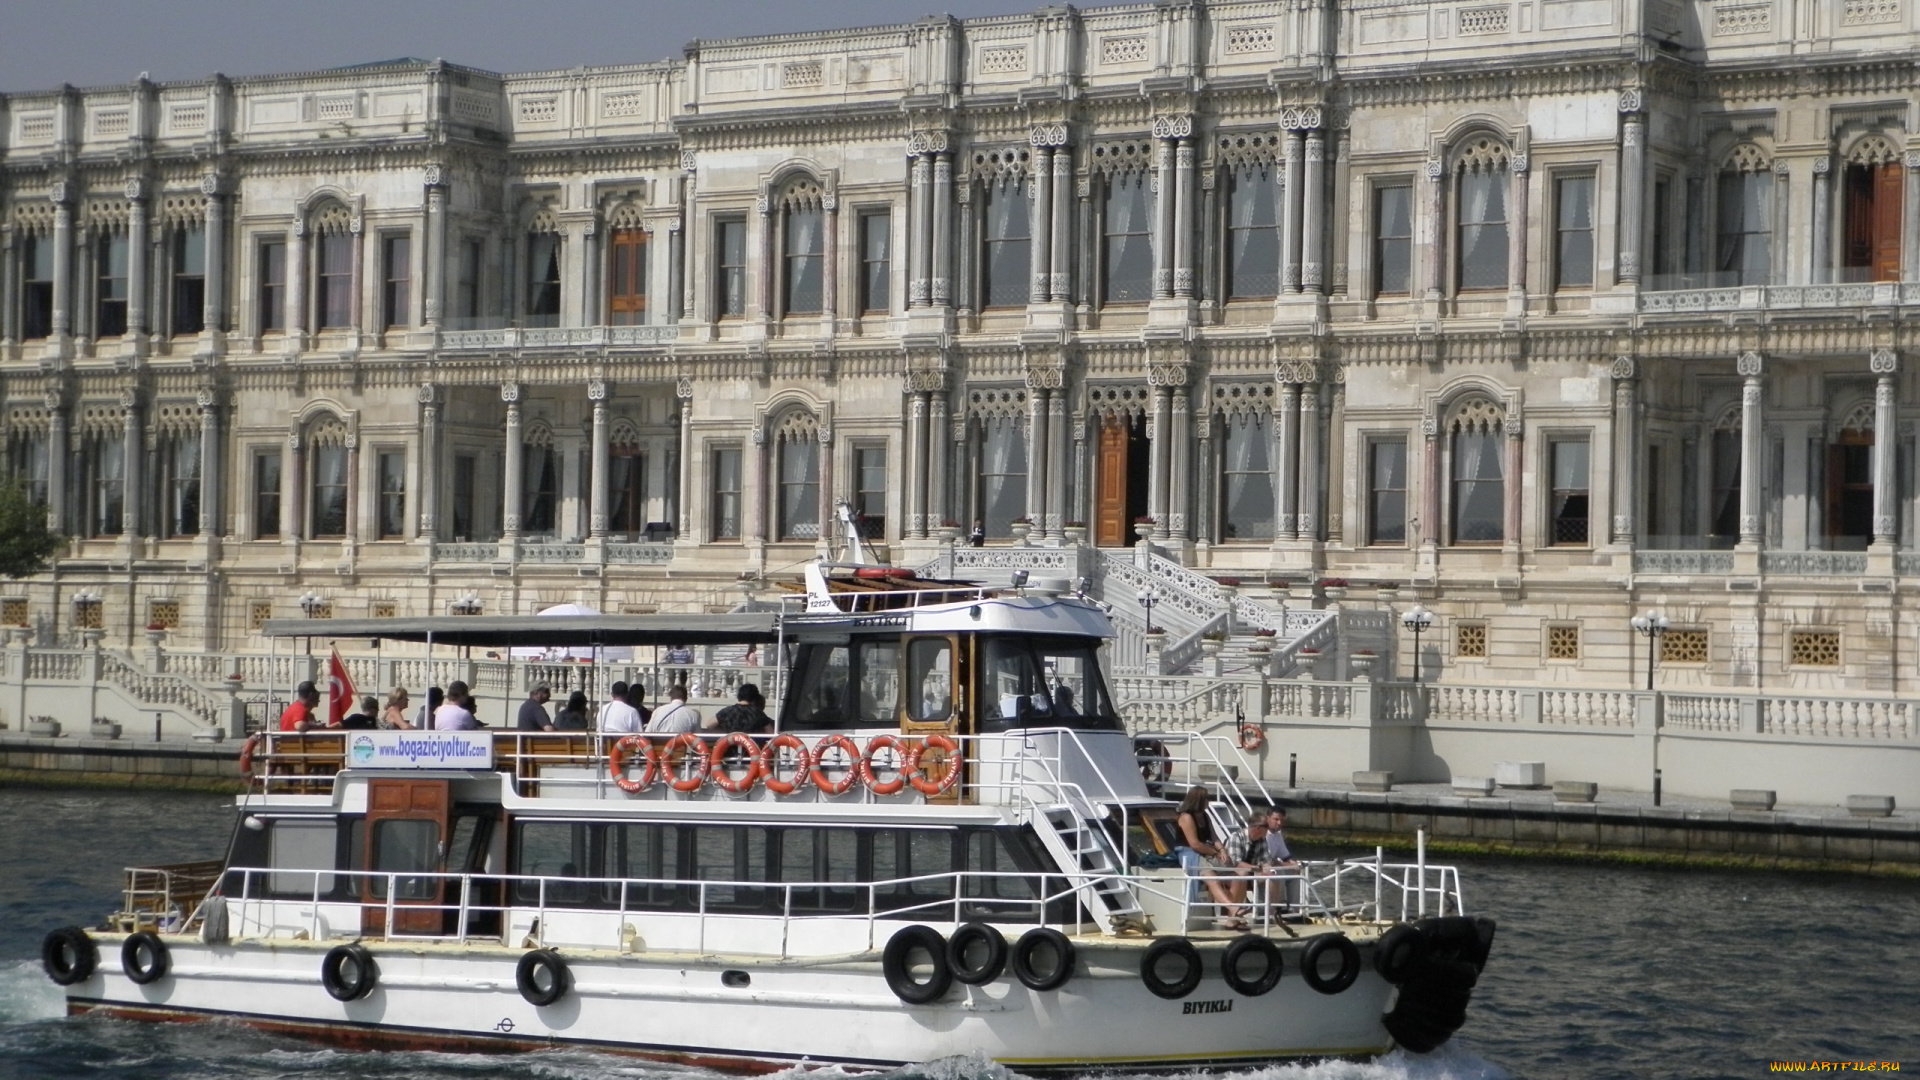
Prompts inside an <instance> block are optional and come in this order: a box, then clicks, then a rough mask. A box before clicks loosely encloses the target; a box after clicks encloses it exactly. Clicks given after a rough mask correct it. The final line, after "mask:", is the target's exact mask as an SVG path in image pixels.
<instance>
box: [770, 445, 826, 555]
mask: <svg viewBox="0 0 1920 1080" xmlns="http://www.w3.org/2000/svg"><path fill="white" fill-rule="evenodd" d="M819 538H820V442H819V440H818V439H816V438H815V437H814V434H813V432H812V431H811V430H801V431H797V432H795V433H794V434H793V435H791V436H790V437H788V438H785V439H783V440H781V443H780V539H782V540H817V539H819Z"/></svg>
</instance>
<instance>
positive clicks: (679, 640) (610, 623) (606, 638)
mask: <svg viewBox="0 0 1920 1080" xmlns="http://www.w3.org/2000/svg"><path fill="white" fill-rule="evenodd" d="M261 631H262V632H263V633H264V634H266V636H268V637H281V638H303V637H306V638H312V637H326V638H378V639H381V640H385V641H431V642H433V643H434V644H435V645H454V646H477V647H482V648H508V647H512V646H515V645H527V646H540V645H545V646H555V647H565V646H583V645H661V646H674V645H747V644H756V643H771V642H775V641H778V640H780V616H779V615H778V614H777V613H774V612H728V613H725V614H716V615H431V616H425V617H420V618H411V619H269V620H267V622H266V624H265V625H264V626H262V627H261Z"/></svg>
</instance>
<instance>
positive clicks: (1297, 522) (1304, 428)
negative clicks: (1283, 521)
mask: <svg viewBox="0 0 1920 1080" xmlns="http://www.w3.org/2000/svg"><path fill="white" fill-rule="evenodd" d="M1316 380H1317V375H1316V376H1315V377H1314V378H1309V379H1307V380H1305V381H1303V382H1302V383H1301V384H1300V494H1299V495H1298V500H1299V501H1298V503H1297V504H1296V506H1297V507H1298V508H1297V509H1296V510H1295V511H1294V517H1293V524H1294V529H1293V531H1294V535H1296V536H1298V537H1299V538H1300V539H1302V540H1318V539H1320V487H1321V484H1320V472H1321V470H1320V384H1319V383H1318V382H1317V381H1316Z"/></svg>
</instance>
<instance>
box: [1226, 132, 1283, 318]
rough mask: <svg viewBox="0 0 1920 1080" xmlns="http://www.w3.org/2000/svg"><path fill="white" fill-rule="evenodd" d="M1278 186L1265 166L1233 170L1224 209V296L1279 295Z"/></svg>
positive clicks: (1271, 171) (1238, 297)
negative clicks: (1225, 230) (1231, 189)
mask: <svg viewBox="0 0 1920 1080" xmlns="http://www.w3.org/2000/svg"><path fill="white" fill-rule="evenodd" d="M1279 206H1280V185H1279V183H1278V182H1277V178H1276V177H1275V176H1274V174H1273V170H1272V169H1271V168H1270V167H1268V166H1265V165H1261V166H1249V167H1246V168H1242V169H1236V170H1235V171H1234V173H1233V194H1232V202H1231V204H1230V205H1229V207H1228V209H1227V215H1228V217H1227V245H1228V250H1227V295H1228V296H1230V297H1232V298H1234V299H1240V298H1243V297H1265V296H1277V295H1278V294H1279V292H1280V233H1279Z"/></svg>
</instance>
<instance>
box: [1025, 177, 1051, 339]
mask: <svg viewBox="0 0 1920 1080" xmlns="http://www.w3.org/2000/svg"><path fill="white" fill-rule="evenodd" d="M1030 175H1032V177H1033V204H1032V206H1031V207H1030V208H1029V216H1028V227H1027V232H1028V235H1030V236H1031V237H1033V239H1032V240H1031V241H1030V243H1031V244H1032V247H1031V248H1030V249H1029V250H1030V251H1031V252H1032V258H1031V259H1030V260H1029V261H1030V263H1031V266H1032V274H1031V277H1032V278H1033V282H1032V287H1031V288H1030V289H1029V290H1028V292H1029V296H1028V300H1029V302H1031V303H1035V304H1044V303H1046V302H1047V298H1048V297H1049V296H1051V295H1052V294H1053V273H1052V270H1051V267H1052V266H1053V211H1052V209H1051V207H1052V206H1053V150H1052V149H1051V148H1049V147H1045V146H1035V147H1034V148H1033V168H1032V172H1031V174H1030Z"/></svg>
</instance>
